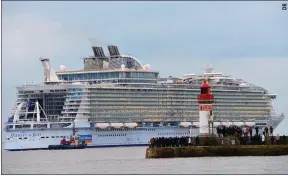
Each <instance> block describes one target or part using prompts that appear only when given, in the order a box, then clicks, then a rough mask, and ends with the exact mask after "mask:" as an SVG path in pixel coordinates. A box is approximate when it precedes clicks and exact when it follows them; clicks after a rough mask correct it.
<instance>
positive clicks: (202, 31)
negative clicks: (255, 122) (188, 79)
mask: <svg viewBox="0 0 288 176" xmlns="http://www.w3.org/2000/svg"><path fill="white" fill-rule="evenodd" d="M281 4H282V3H281V2H211V1H207V2H80V1H75V2H72V1H71V2H27V1H26V2H25V1H23V2H21V1H20V2H7V1H4V2H2V6H3V7H2V10H3V11H2V15H3V16H2V59H3V60H2V64H3V65H2V69H3V71H2V81H3V82H2V83H3V87H2V88H3V89H2V93H3V95H2V98H3V101H2V103H3V106H2V108H3V111H2V119H3V120H5V121H6V120H7V117H8V116H9V115H10V112H11V109H12V106H13V103H14V102H15V100H16V89H15V86H16V85H20V84H23V83H24V82H25V81H28V82H32V81H36V82H40V81H42V80H43V70H42V66H41V63H40V61H39V57H40V56H46V57H49V58H51V61H52V66H53V68H54V70H59V66H60V65H61V64H65V65H66V67H67V68H68V69H69V70H74V69H82V68H83V63H82V60H81V59H80V58H81V57H83V56H87V55H92V50H91V43H90V42H89V40H88V39H89V38H92V39H93V41H94V43H97V44H100V45H107V44H116V45H119V47H120V52H121V53H123V54H131V55H134V56H136V57H137V58H138V59H139V60H140V61H141V63H143V64H150V65H151V69H153V70H156V71H160V75H161V76H169V75H173V76H182V75H183V74H186V73H203V72H204V70H203V68H204V67H205V65H207V64H211V65H212V66H213V67H214V68H215V71H219V72H222V73H224V74H229V75H230V74H231V75H232V76H234V77H237V78H243V79H245V80H248V81H250V82H253V83H254V84H256V85H260V86H263V87H265V88H266V89H268V91H269V92H271V93H275V94H277V95H278V97H277V100H276V101H275V102H274V105H275V109H276V110H278V111H279V112H284V113H285V114H286V116H287V115H288V103H287V95H288V93H287V91H288V79H287V76H288V70H287V69H286V68H287V65H288V40H287V39H288V32H287V31H288V23H287V21H288V11H282V10H281ZM285 125H288V120H287V118H286V120H285V121H284V122H283V123H282V124H281V125H280V126H279V127H278V129H277V132H279V133H281V134H283V133H285V134H288V130H287V128H286V129H285V128H284V127H285Z"/></svg>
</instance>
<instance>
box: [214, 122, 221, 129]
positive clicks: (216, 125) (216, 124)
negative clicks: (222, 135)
mask: <svg viewBox="0 0 288 176" xmlns="http://www.w3.org/2000/svg"><path fill="white" fill-rule="evenodd" d="M218 126H221V122H214V123H213V127H214V128H217V127H218Z"/></svg>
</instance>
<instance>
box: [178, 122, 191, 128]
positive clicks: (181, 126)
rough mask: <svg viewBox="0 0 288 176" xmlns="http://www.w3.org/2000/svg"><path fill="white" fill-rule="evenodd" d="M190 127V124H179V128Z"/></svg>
mask: <svg viewBox="0 0 288 176" xmlns="http://www.w3.org/2000/svg"><path fill="white" fill-rule="evenodd" d="M191 125H192V123H191V122H180V124H179V127H180V128H185V127H189V126H191Z"/></svg>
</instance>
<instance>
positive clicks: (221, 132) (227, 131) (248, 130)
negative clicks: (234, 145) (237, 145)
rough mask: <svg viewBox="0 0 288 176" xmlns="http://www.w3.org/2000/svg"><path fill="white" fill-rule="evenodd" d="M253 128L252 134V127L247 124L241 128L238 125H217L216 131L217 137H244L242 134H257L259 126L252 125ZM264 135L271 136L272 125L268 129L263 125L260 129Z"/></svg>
mask: <svg viewBox="0 0 288 176" xmlns="http://www.w3.org/2000/svg"><path fill="white" fill-rule="evenodd" d="M254 129H255V133H254V135H253V131H254V130H253V127H249V126H243V127H242V128H241V127H239V126H229V127H226V126H224V125H223V126H218V127H217V129H216V131H217V134H218V136H219V137H226V136H235V137H244V136H250V137H252V136H259V135H260V134H259V127H258V126H256V127H254ZM262 131H263V134H264V136H265V137H266V136H273V127H272V126H270V128H269V129H268V127H267V126H266V127H264V128H263V129H262Z"/></svg>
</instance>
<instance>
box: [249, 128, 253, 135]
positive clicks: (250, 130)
mask: <svg viewBox="0 0 288 176" xmlns="http://www.w3.org/2000/svg"><path fill="white" fill-rule="evenodd" d="M252 132H253V131H252V127H249V133H250V137H252Z"/></svg>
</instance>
